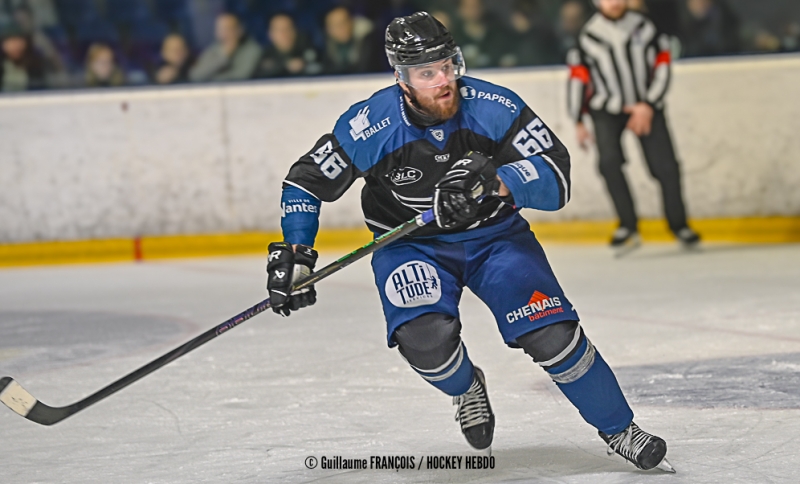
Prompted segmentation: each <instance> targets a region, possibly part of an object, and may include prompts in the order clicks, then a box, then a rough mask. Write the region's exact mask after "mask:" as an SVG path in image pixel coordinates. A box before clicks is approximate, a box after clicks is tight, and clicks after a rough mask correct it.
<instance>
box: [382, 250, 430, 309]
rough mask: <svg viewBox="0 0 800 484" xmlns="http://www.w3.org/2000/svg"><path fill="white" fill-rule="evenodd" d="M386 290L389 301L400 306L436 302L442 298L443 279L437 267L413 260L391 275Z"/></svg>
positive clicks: (424, 304)
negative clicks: (440, 277)
mask: <svg viewBox="0 0 800 484" xmlns="http://www.w3.org/2000/svg"><path fill="white" fill-rule="evenodd" d="M384 292H385V293H386V297H387V298H388V299H389V301H390V302H391V303H392V304H394V305H395V306H397V307H399V308H414V307H417V306H426V305H430V304H436V303H437V302H439V299H441V298H442V287H441V279H439V274H438V273H437V272H436V268H435V267H433V266H432V265H430V264H428V263H426V262H422V261H419V260H413V261H410V262H406V263H405V264H403V265H401V266H400V267H398V268H397V269H395V270H394V271H393V272H392V273H391V274H390V275H389V279H387V280H386V286H385V287H384Z"/></svg>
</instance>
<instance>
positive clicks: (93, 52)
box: [86, 42, 125, 87]
mask: <svg viewBox="0 0 800 484" xmlns="http://www.w3.org/2000/svg"><path fill="white" fill-rule="evenodd" d="M123 84H125V74H123V72H122V70H121V69H120V68H119V67H118V66H117V62H116V60H115V58H114V51H113V50H111V47H109V46H108V45H107V44H103V43H101V42H96V43H94V44H92V45H90V46H89V50H88V51H87V52H86V87H115V86H122V85H123Z"/></svg>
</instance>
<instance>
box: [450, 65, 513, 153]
mask: <svg viewBox="0 0 800 484" xmlns="http://www.w3.org/2000/svg"><path fill="white" fill-rule="evenodd" d="M459 91H460V93H461V109H462V110H463V112H464V114H465V115H466V116H467V117H468V118H470V119H469V121H470V125H471V126H470V127H471V129H472V130H473V131H475V132H476V133H478V134H481V135H483V136H486V137H488V138H490V139H492V140H494V141H495V142H499V141H500V140H502V139H503V138H504V137H505V135H506V133H507V132H508V129H509V128H510V127H511V125H512V124H513V123H514V121H515V120H516V119H517V117H518V116H519V114H520V112H522V109H523V108H524V107H525V103H524V102H523V101H522V99H521V98H520V97H519V96H517V94H516V93H514V91H512V90H510V89H507V88H505V87H502V86H498V85H496V84H492V83H491V82H486V81H482V80H480V79H475V78H474V77H462V78H461V80H460V82H459Z"/></svg>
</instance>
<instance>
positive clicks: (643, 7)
mask: <svg viewBox="0 0 800 484" xmlns="http://www.w3.org/2000/svg"><path fill="white" fill-rule="evenodd" d="M628 10H633V11H634V12H640V13H644V14H647V13H648V11H647V2H646V1H645V0H628Z"/></svg>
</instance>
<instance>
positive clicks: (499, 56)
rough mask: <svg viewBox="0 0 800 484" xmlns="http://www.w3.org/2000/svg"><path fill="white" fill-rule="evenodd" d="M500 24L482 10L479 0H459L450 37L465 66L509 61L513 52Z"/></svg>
mask: <svg viewBox="0 0 800 484" xmlns="http://www.w3.org/2000/svg"><path fill="white" fill-rule="evenodd" d="M504 30H505V29H504V28H503V26H502V25H501V24H500V23H499V22H497V21H496V20H495V18H494V17H493V16H492V15H490V14H489V13H487V12H486V10H485V9H484V5H483V0H461V1H460V2H459V3H458V11H457V18H456V19H455V22H454V25H453V30H452V34H453V38H454V39H455V41H456V43H457V44H458V45H459V46H460V47H461V52H462V53H463V54H464V61H465V62H466V63H467V68H470V67H473V68H475V67H477V68H481V67H495V66H498V65H505V66H508V65H511V64H512V62H513V54H511V55H509V52H510V51H511V47H512V46H511V45H510V42H508V41H507V40H506V39H507V37H506V35H505V32H504Z"/></svg>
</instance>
